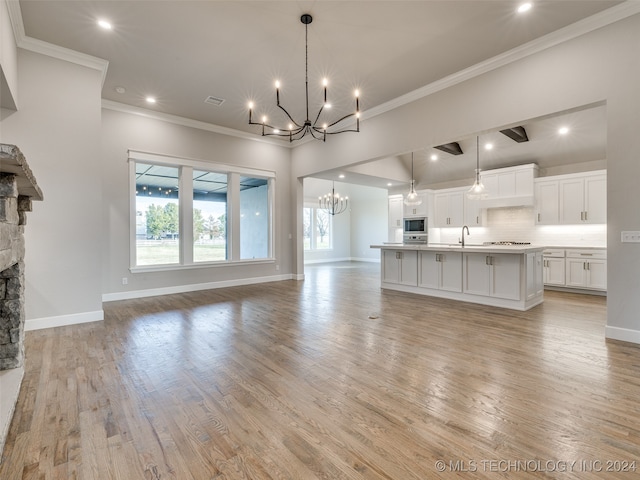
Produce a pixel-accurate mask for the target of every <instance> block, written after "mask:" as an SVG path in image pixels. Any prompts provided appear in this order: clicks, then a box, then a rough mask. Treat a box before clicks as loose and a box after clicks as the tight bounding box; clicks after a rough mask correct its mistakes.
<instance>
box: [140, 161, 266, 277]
mask: <svg viewBox="0 0 640 480" xmlns="http://www.w3.org/2000/svg"><path fill="white" fill-rule="evenodd" d="M129 161H130V172H131V177H132V180H131V182H132V191H134V192H135V193H134V195H133V199H132V215H131V217H132V221H131V224H132V225H131V231H132V235H131V238H132V242H131V269H132V270H137V271H143V270H156V269H167V268H188V267H194V266H198V265H213V264H218V263H223V264H227V263H231V262H240V261H243V262H246V261H257V260H258V261H260V260H262V261H273V258H272V243H273V242H272V232H273V228H272V222H273V213H272V212H273V186H274V184H275V174H274V173H273V172H266V171H265V172H263V171H256V170H250V169H244V168H240V167H232V166H228V165H221V164H208V163H204V162H196V161H193V160H183V159H178V158H174V157H165V156H161V155H155V154H148V153H143V152H134V151H130V152H129ZM233 225H236V228H235V229H234V228H232V226H233Z"/></svg>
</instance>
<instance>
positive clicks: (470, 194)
mask: <svg viewBox="0 0 640 480" xmlns="http://www.w3.org/2000/svg"><path fill="white" fill-rule="evenodd" d="M487 196H488V194H487V191H486V190H485V188H484V185H483V184H482V182H481V181H480V137H476V181H475V182H473V185H471V188H470V189H469V190H468V191H467V198H469V199H471V200H481V199H483V198H487Z"/></svg>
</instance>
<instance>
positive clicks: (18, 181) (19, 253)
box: [0, 143, 42, 461]
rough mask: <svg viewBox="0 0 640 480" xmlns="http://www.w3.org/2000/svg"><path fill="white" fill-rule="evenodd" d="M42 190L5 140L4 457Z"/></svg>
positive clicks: (0, 155) (0, 390) (0, 338)
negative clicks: (33, 217)
mask: <svg viewBox="0 0 640 480" xmlns="http://www.w3.org/2000/svg"><path fill="white" fill-rule="evenodd" d="M32 200H42V191H41V190H40V187H39V186H38V184H37V183H36V180H35V177H34V176H33V173H32V172H31V169H30V168H29V165H28V164H27V161H26V159H25V158H24V156H23V155H22V153H21V152H20V150H19V149H18V147H16V146H15V145H7V144H3V143H0V461H2V457H1V455H2V450H3V447H4V442H5V439H6V435H7V431H8V429H9V425H10V424H11V418H12V416H13V411H14V409H15V404H16V401H17V399H18V393H19V391H20V384H21V383H22V377H23V376H24V365H23V363H24V321H25V319H24V254H25V242H24V225H25V224H26V212H30V211H31V201H32Z"/></svg>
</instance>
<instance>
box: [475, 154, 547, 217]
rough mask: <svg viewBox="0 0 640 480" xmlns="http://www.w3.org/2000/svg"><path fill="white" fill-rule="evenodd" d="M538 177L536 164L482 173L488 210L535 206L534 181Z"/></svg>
mask: <svg viewBox="0 0 640 480" xmlns="http://www.w3.org/2000/svg"><path fill="white" fill-rule="evenodd" d="M537 176H538V166H537V165H536V164H535V163H529V164H527V165H518V166H516V167H507V168H499V169H496V170H487V171H485V172H480V180H481V181H482V183H483V184H484V187H485V190H486V192H487V198H486V199H483V200H482V205H483V206H484V207H486V208H492V207H514V206H521V205H533V202H534V196H533V193H534V192H533V181H534V179H535V178H536V177H537Z"/></svg>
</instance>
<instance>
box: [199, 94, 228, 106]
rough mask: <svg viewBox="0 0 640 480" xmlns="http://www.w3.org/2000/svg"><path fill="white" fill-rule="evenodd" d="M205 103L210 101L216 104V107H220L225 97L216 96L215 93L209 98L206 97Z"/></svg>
mask: <svg viewBox="0 0 640 480" xmlns="http://www.w3.org/2000/svg"><path fill="white" fill-rule="evenodd" d="M204 103H210V104H211V105H215V106H216V107H219V106H220V105H222V104H223V103H224V98H218V97H214V96H213V95H209V96H208V97H207V98H205V99H204Z"/></svg>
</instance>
